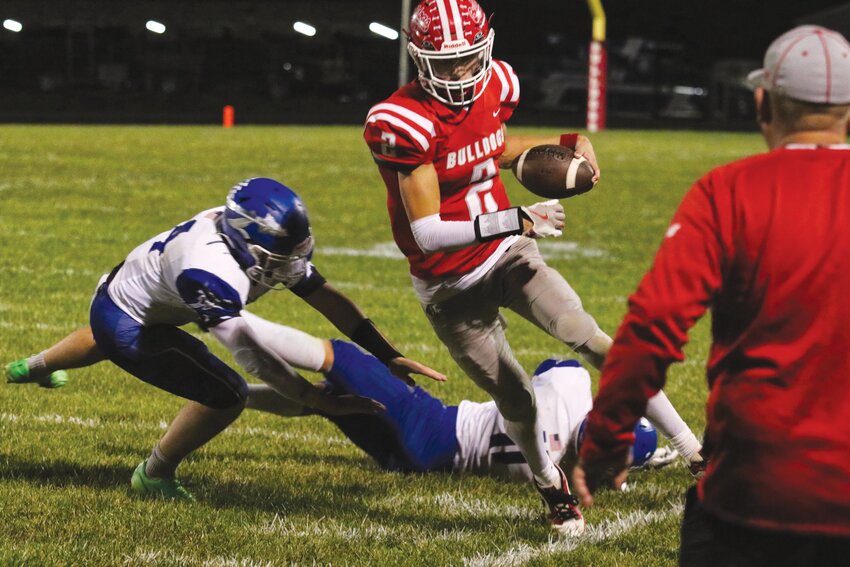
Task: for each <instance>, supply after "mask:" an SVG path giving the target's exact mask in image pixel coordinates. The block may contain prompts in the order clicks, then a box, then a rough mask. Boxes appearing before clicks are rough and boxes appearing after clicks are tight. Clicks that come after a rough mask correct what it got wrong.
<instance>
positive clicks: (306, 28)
mask: <svg viewBox="0 0 850 567" xmlns="http://www.w3.org/2000/svg"><path fill="white" fill-rule="evenodd" d="M292 29H294V30H295V31H297V32H298V33H301V34H304V35H306V36H308V37H313V36H314V35H316V28H314V27H313V26H311V25H310V24H305V23H304V22H295V23H294V24H292Z"/></svg>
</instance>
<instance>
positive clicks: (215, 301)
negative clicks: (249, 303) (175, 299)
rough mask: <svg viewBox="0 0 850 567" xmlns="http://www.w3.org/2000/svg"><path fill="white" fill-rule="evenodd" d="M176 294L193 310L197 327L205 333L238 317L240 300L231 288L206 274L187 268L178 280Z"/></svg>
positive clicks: (215, 277)
mask: <svg viewBox="0 0 850 567" xmlns="http://www.w3.org/2000/svg"><path fill="white" fill-rule="evenodd" d="M177 291H178V292H179V293H180V297H181V298H182V299H183V301H184V302H185V303H186V305H188V306H189V307H191V308H192V309H194V310H195V312H196V313H197V314H198V317H199V319H200V321H199V324H200V325H201V326H202V327H203V328H205V329H208V328H210V327H215V326H216V325H218V324H219V323H221V322H222V321H226V320H227V319H232V318H234V317H239V313H240V311H242V299H241V298H240V297H239V292H237V291H236V290H235V289H233V286H231V285H230V284H228V283H227V282H226V281H224V280H223V279H221V278H220V277H218V276H217V275H215V274H212V273H210V272H208V271H206V270H199V269H196V268H189V269H187V270H183V272H182V273H181V274H180V275H179V276H178V277H177Z"/></svg>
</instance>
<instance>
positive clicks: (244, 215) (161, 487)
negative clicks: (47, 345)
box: [6, 178, 445, 500]
mask: <svg viewBox="0 0 850 567" xmlns="http://www.w3.org/2000/svg"><path fill="white" fill-rule="evenodd" d="M312 252H313V238H312V235H311V232H310V225H309V220H308V218H307V211H306V209H305V207H304V205H303V203H302V202H301V200H300V199H299V198H298V196H297V195H296V194H295V193H294V192H293V191H292V190H291V189H289V188H288V187H286V186H284V185H281V184H280V183H278V182H277V181H274V180H272V179H264V178H255V179H249V180H247V181H244V182H242V183H240V184H239V185H237V186H236V187H234V188H233V189H232V190H231V191H230V193H229V195H228V197H227V204H226V206H225V207H219V208H216V209H210V210H208V211H204V212H202V213H199V214H198V215H196V216H195V217H194V218H192V219H190V220H188V221H186V222H184V223H182V224H179V225H178V226H177V227H175V228H174V229H173V230H171V231H166V232H163V233H162V234H159V235H157V236H155V237H153V238H151V239H150V240H148V241H147V242H144V243H142V244H141V245H139V246H137V247H136V248H135V249H134V250H133V251H132V252H130V254H129V255H128V256H127V258H126V259H125V260H124V262H122V263H121V264H119V265H118V266H116V267H115V268H114V269H113V270H112V272H111V273H110V274H109V275H108V276H104V277H103V278H101V281H100V282H99V283H98V287H97V291H96V292H95V296H94V299H93V300H92V305H91V313H90V328H89V327H86V328H83V329H79V330H78V331H75V332H74V333H72V334H71V335H69V336H68V337H66V338H65V339H63V340H62V341H60V343H58V344H57V345H55V346H54V347H52V348H51V349H48V351H47V352H51V353H56V354H57V356H55V357H52V358H49V359H48V357H46V356H45V354H46V353H41V354H39V355H36V356H35V357H31V358H30V359H24V360H20V361H16V362H14V363H12V364H10V365H8V366H7V368H6V374H7V379H8V380H9V381H10V382H31V381H35V382H38V383H39V384H41V385H42V386H45V387H57V386H61V385H62V383H63V380H62V379H56V376H57V375H56V372H55V371H56V370H58V369H59V368H72V367H80V366H85V365H87V364H93V363H94V362H97V361H98V360H102V359H105V358H108V359H109V360H111V361H112V362H113V363H115V364H116V365H117V366H119V367H121V368H123V369H124V370H126V371H127V372H129V373H130V374H133V375H134V376H136V377H137V378H139V379H141V380H143V381H145V382H148V383H149V384H152V385H154V386H156V387H158V388H160V389H162V390H165V391H167V392H171V393H173V394H176V395H178V396H180V397H183V398H187V399H188V400H190V401H189V403H188V404H186V405H185V406H184V407H183V409H181V410H180V413H179V414H178V415H177V417H176V418H175V420H174V421H173V422H172V424H171V425H170V426H169V428H168V430H167V431H166V433H165V435H164V436H163V437H162V439H160V441H159V443H157V445H156V446H155V447H154V449H153V451H152V453H151V456H150V457H149V458H148V459H147V460H145V461H143V462H142V463H141V464H139V466H138V467H137V468H136V470H135V472H134V473H133V476H132V481H131V485H132V487H133V489H134V491H136V492H138V493H141V494H150V495H154V496H161V497H166V498H173V499H179V500H193V498H192V496H191V495H190V494H189V493H188V492H187V491H186V490H185V489H184V488H183V487H182V485H181V484H180V482H179V481H177V480H176V478H175V469H176V468H177V466H178V465H179V464H180V462H181V461H182V460H183V459H184V458H185V457H186V456H187V455H188V454H189V453H191V452H192V451H194V450H195V449H197V448H199V447H201V446H202V445H204V444H205V443H206V442H208V441H209V440H210V439H212V438H213V437H214V436H215V435H217V434H218V433H219V432H221V431H222V430H223V429H225V428H226V427H227V426H228V425H229V424H230V423H231V422H232V421H233V420H235V419H236V418H237V417H238V416H239V414H240V413H241V412H242V410H243V408H244V406H245V400H246V399H247V396H248V387H247V384H246V382H245V380H244V379H243V378H242V377H241V376H240V375H239V374H238V373H237V372H236V371H235V370H233V369H232V368H230V367H229V366H227V365H226V364H225V363H224V362H222V361H221V360H220V359H218V358H217V357H216V356H214V355H213V354H212V353H211V352H210V351H209V349H207V347H206V345H204V343H203V342H201V341H199V340H198V339H196V338H194V337H192V336H191V335H190V334H189V333H187V332H185V331H183V330H181V329H179V328H178V327H179V326H180V325H184V324H186V323H190V322H196V323H198V324H199V325H201V326H202V327H203V328H205V329H207V330H209V332H210V333H211V334H212V335H213V336H214V337H215V338H216V339H218V340H219V341H220V342H221V343H222V344H224V345H225V346H226V347H227V348H228V350H230V352H231V353H232V354H233V357H234V359H235V360H236V362H237V363H239V365H240V366H242V367H243V368H244V369H245V370H246V371H248V372H249V373H250V374H253V375H254V376H256V377H257V378H260V379H261V380H263V381H264V382H266V383H268V384H269V385H270V386H271V387H272V388H274V391H276V392H278V393H279V394H280V395H282V396H284V397H286V398H289V399H293V400H297V401H298V403H299V404H303V405H305V406H307V407H310V408H314V409H316V410H318V411H321V412H323V413H328V414H330V415H338V414H346V413H359V412H365V413H374V412H376V411H379V410H382V409H383V406H382V405H381V404H380V403H378V402H375V401H373V400H369V399H366V398H363V397H360V396H348V395H344V396H329V395H327V393H326V392H325V391H324V390H323V389H322V388H317V387H314V386H313V384H311V383H310V382H308V381H307V380H305V379H304V378H302V377H301V376H299V375H298V374H297V373H296V372H294V371H293V369H292V368H291V367H290V366H289V365H288V364H287V363H286V362H285V361H284V359H280V358H279V357H277V356H276V355H275V354H274V351H273V350H272V349H271V348H270V347H269V346H267V345H266V344H264V338H263V336H262V335H261V334H258V333H257V332H255V331H254V329H253V328H252V326H251V325H249V324H248V323H247V322H246V321H245V319H244V318H243V317H242V316H241V313H242V308H243V307H244V306H245V305H246V304H248V303H251V302H252V301H254V300H256V299H258V298H259V297H261V296H262V295H264V294H265V293H266V292H267V291H269V290H270V289H272V288H274V287H277V286H278V285H279V284H282V285H283V287H285V288H289V289H290V290H292V291H293V292H294V293H295V294H297V295H298V296H300V297H301V298H302V299H304V300H305V301H306V302H307V303H309V304H310V305H311V306H313V307H314V308H315V309H316V310H318V311H319V312H321V313H322V314H323V315H324V316H325V317H327V319H328V320H329V321H331V322H332V323H333V324H334V325H335V326H336V327H337V328H339V329H340V330H341V331H342V332H343V333H345V334H346V335H348V336H349V337H351V338H352V339H353V340H354V341H355V342H357V343H358V344H360V345H361V346H363V347H364V348H366V349H367V350H369V351H370V352H372V353H373V354H374V355H376V356H377V358H378V359H380V360H381V361H382V363H384V364H388V365H389V367H390V368H392V371H393V372H395V373H396V374H397V375H398V376H400V377H401V378H403V379H404V380H405V381H408V382H412V380H411V378H410V373H418V374H423V375H425V376H428V377H430V378H433V379H435V380H445V376H443V375H442V374H440V373H439V372H436V371H434V370H432V369H430V368H428V367H427V366H424V365H422V364H420V363H418V362H415V361H413V360H410V359H407V358H404V357H403V356H401V354H400V353H399V352H398V351H397V350H395V349H394V348H393V346H392V345H391V344H390V343H389V342H388V341H387V339H386V338H385V337H384V336H383V335H382V334H381V333H380V332H379V331H378V330H377V328H376V327H375V326H374V324H373V323H372V322H371V321H370V320H369V319H367V318H366V317H365V316H364V315H363V313H362V312H361V311H360V309H359V308H357V306H356V305H354V304H353V303H352V302H351V301H350V300H349V299H348V298H346V297H345V296H344V295H342V294H341V293H340V292H338V291H337V290H335V289H334V288H333V287H331V286H330V285H329V284H328V283H327V282H326V281H325V279H324V278H323V277H322V276H321V275H320V274H319V272H318V271H317V270H316V269H315V267H314V266H313V264H312V262H311V261H310V258H311V257H312ZM268 325H271V326H272V327H271V328H275V327H277V326H276V325H274V324H273V323H267V326H268ZM264 334H268V332H267V331H265V332H264ZM50 364H58V365H59V366H58V367H57V368H54V367H51V366H49V365H50ZM379 364H381V363H379ZM60 378H64V377H61V376H60Z"/></svg>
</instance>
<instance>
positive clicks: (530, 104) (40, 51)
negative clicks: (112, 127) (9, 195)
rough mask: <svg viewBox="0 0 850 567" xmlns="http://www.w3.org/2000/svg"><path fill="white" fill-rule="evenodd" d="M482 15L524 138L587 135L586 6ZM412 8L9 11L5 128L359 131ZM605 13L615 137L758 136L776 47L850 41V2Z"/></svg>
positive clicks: (2, 60)
mask: <svg viewBox="0 0 850 567" xmlns="http://www.w3.org/2000/svg"><path fill="white" fill-rule="evenodd" d="M480 3H481V4H482V6H483V7H484V9H485V11H486V12H487V13H489V14H492V15H493V17H492V25H493V26H494V28H495V29H496V42H495V56H496V57H498V58H501V59H505V60H507V61H508V62H509V63H511V64H512V65H513V67H514V69H515V70H516V71H517V73H518V75H519V77H520V80H521V84H522V89H523V92H522V104H521V105H520V110H519V111H518V112H517V114H515V117H514V119H513V120H512V123H517V124H552V125H555V124H575V125H581V124H584V117H585V112H586V105H587V85H588V79H587V77H588V45H589V41H590V38H591V14H590V10H589V8H588V5H587V3H586V2H585V1H584V0H523V1H519V0H481V1H480ZM412 4H413V5H414V6H415V4H416V0H413V1H412ZM402 5H403V3H402V1H401V0H312V1H310V0H80V1H73V0H3V1H2V2H0V21H2V22H3V27H2V28H0V121H2V122H72V123H201V124H203V123H207V124H209V123H216V122H218V121H220V120H221V109H222V106H223V105H226V104H230V105H233V106H234V107H235V109H236V123H237V124H246V123H251V124H304V123H311V124H327V123H334V124H355V123H360V122H361V121H362V119H363V117H364V116H365V114H366V111H367V110H368V108H369V107H370V106H371V104H373V103H374V102H377V101H379V100H381V99H383V98H384V97H386V96H387V95H388V94H390V93H391V92H392V91H393V90H394V89H395V88H396V87H397V84H398V81H399V56H400V49H399V47H400V42H402V41H404V39H405V36H404V35H403V34H402V35H401V36H400V37H396V38H395V39H392V36H393V33H396V34H397V33H398V31H399V29H400V28H401V27H402V26H401V21H402ZM603 5H604V8H605V12H606V15H607V37H606V40H607V50H608V71H607V73H608V74H607V121H608V126H609V127H656V126H657V127H663V128H679V127H681V128H692V129H696V128H712V129H750V128H753V125H752V118H753V108H752V102H751V95H750V93H749V92H748V91H747V90H746V89H745V88H744V87H743V85H742V82H741V81H742V78H743V77H744V76H745V75H746V73H747V72H748V71H749V70H751V69H753V68H756V67H759V66H760V59H761V57H762V55H763V53H764V51H765V48H766V47H767V45H768V44H769V42H770V41H771V40H772V39H774V38H775V37H776V36H777V35H779V34H780V33H782V32H783V31H786V30H787V29H789V28H791V27H792V26H794V25H797V24H801V23H818V24H822V25H826V26H828V27H831V28H833V29H837V30H838V31H841V32H842V33H844V34H845V35H846V36H850V2H847V1H846V0H845V1H843V2H841V1H824V0H806V1H805V2H799V1H798V2H790V1H771V2H765V1H745V0H714V1H711V2H696V1H692V2H687V1H681V0H678V1H674V0H656V1H654V2H636V1H632V0H617V1H613V0H611V1H608V2H607V3H603ZM374 24H380V25H382V26H385V27H386V28H388V29H383V28H381V27H379V26H375V25H374ZM380 33H383V34H384V35H379V34H380ZM387 36H388V37H387ZM405 56H406V55H405ZM413 72H414V69H413V67H412V66H411V68H410V69H409V78H412V77H413Z"/></svg>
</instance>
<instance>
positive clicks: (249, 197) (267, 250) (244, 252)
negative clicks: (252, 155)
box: [221, 177, 313, 288]
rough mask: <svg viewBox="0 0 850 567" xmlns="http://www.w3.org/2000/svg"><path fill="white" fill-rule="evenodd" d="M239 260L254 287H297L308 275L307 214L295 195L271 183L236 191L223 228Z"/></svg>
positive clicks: (258, 180)
mask: <svg viewBox="0 0 850 567" xmlns="http://www.w3.org/2000/svg"><path fill="white" fill-rule="evenodd" d="M221 227H222V233H223V234H224V236H225V237H226V238H227V240H228V241H229V243H230V245H231V248H232V250H233V253H234V256H235V257H236V260H237V261H238V262H239V265H240V266H242V268H243V269H244V270H245V273H246V274H247V275H248V277H249V278H251V280H253V281H254V282H256V283H258V284H260V285H262V286H265V287H268V288H273V287H275V286H276V285H277V284H279V283H282V284H283V285H284V287H291V286H293V285H295V284H296V283H298V281H300V280H301V279H302V278H303V277H304V275H305V274H306V271H307V268H308V265H309V260H310V258H311V257H312V255H313V235H312V232H311V230H310V221H309V219H308V218H307V208H306V207H305V206H304V203H302V202H301V199H300V198H299V197H298V195H296V194H295V192H294V191H293V190H292V189H290V188H289V187H287V186H286V185H283V184H282V183H279V182H277V181H275V180H274V179H268V178H265V177H255V178H253V179H246V180H245V181H243V182H241V183H239V184H238V185H236V186H235V187H234V188H233V189H231V190H230V193H229V194H228V195H227V202H226V206H225V211H224V218H223V219H222V223H221Z"/></svg>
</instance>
